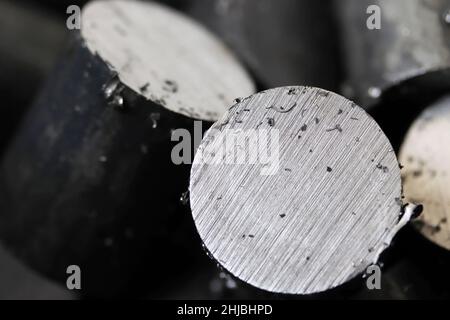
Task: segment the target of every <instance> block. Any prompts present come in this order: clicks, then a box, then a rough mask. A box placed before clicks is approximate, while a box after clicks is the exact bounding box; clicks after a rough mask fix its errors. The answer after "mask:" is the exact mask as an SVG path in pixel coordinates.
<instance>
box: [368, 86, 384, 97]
mask: <svg viewBox="0 0 450 320" xmlns="http://www.w3.org/2000/svg"><path fill="white" fill-rule="evenodd" d="M367 93H368V94H369V96H370V97H371V98H373V99H378V98H379V97H380V96H381V89H380V88H377V87H370V88H369V90H368V91H367Z"/></svg>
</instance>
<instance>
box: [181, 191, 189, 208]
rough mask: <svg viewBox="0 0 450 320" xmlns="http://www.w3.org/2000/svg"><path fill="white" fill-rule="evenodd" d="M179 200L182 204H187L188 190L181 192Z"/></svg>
mask: <svg viewBox="0 0 450 320" xmlns="http://www.w3.org/2000/svg"><path fill="white" fill-rule="evenodd" d="M180 202H181V204H183V205H187V204H188V202H189V190H188V191H186V192H183V193H182V194H181V197H180Z"/></svg>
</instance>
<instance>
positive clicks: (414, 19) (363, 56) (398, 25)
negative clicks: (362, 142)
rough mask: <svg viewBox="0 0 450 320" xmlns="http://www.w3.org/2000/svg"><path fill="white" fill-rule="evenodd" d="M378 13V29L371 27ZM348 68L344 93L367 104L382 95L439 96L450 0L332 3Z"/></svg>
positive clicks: (448, 48) (448, 49) (445, 72)
mask: <svg viewBox="0 0 450 320" xmlns="http://www.w3.org/2000/svg"><path fill="white" fill-rule="evenodd" d="M372 5H376V6H378V8H379V11H380V29H370V28H369V27H368V25H367V20H368V19H369V18H370V17H371V15H373V11H370V10H369V13H368V7H369V6H372ZM335 6H336V12H337V15H338V20H339V24H340V28H341V37H342V44H343V57H344V62H345V69H346V73H347V74H346V79H347V80H346V83H345V85H344V88H345V90H343V91H344V95H346V96H347V97H351V98H354V99H355V100H356V101H357V102H358V103H359V104H360V105H362V106H364V107H365V108H370V107H371V106H372V105H374V104H376V103H377V102H380V100H381V99H383V98H385V99H387V98H390V97H395V98H398V97H401V96H402V95H408V96H409V97H411V96H414V95H417V96H421V95H424V94H427V95H435V96H438V95H439V94H441V92H442V91H445V90H446V89H447V88H449V85H450V71H449V70H450V13H449V11H448V10H449V8H450V1H448V0H395V1H393V0H343V1H342V0H339V1H335Z"/></svg>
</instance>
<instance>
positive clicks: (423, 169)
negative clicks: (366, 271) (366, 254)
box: [400, 96, 450, 250]
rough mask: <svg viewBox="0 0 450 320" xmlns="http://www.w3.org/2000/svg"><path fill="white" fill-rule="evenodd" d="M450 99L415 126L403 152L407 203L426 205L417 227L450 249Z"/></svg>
mask: <svg viewBox="0 0 450 320" xmlns="http://www.w3.org/2000/svg"><path fill="white" fill-rule="evenodd" d="M449 146H450V96H449V97H446V98H444V99H442V100H440V101H439V102H438V103H436V104H435V105H433V106H431V107H429V108H428V109H426V110H425V111H424V112H423V113H422V114H421V115H420V116H419V117H418V118H417V119H416V121H415V122H414V123H413V124H412V126H411V127H410V129H409V131H408V134H407V135H406V139H405V141H404V142H403V145H402V148H401V152H400V163H401V164H402V165H403V166H404V168H403V170H402V176H403V187H404V194H405V198H406V201H408V202H416V203H420V204H423V206H424V211H423V213H422V215H421V216H420V219H419V220H418V221H417V223H416V226H417V227H418V228H419V230H420V232H421V233H422V234H423V235H424V236H425V237H427V238H428V239H430V240H431V241H433V242H434V243H436V244H438V245H440V246H442V247H444V248H446V249H449V250H450V188H449V186H450V147H449Z"/></svg>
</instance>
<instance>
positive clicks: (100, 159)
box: [98, 156, 108, 163]
mask: <svg viewBox="0 0 450 320" xmlns="http://www.w3.org/2000/svg"><path fill="white" fill-rule="evenodd" d="M98 161H100V162H103V163H105V162H106V161H108V158H107V157H106V156H100V157H99V158H98Z"/></svg>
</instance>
